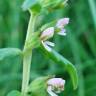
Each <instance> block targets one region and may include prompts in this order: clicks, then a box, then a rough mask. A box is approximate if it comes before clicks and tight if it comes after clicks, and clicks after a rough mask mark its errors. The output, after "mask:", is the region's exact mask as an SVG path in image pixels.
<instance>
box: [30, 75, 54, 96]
mask: <svg viewBox="0 0 96 96" xmlns="http://www.w3.org/2000/svg"><path fill="white" fill-rule="evenodd" d="M52 77H53V76H44V77H39V78H37V79H35V80H34V81H32V82H31V84H30V85H29V87H28V92H29V93H30V94H31V96H48V93H47V91H46V90H47V81H48V80H49V79H50V78H52Z"/></svg>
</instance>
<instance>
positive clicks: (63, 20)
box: [56, 18, 69, 29]
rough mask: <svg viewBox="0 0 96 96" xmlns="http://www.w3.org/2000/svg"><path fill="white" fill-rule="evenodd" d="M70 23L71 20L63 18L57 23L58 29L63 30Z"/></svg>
mask: <svg viewBox="0 0 96 96" xmlns="http://www.w3.org/2000/svg"><path fill="white" fill-rule="evenodd" d="M68 23H69V18H62V19H60V20H58V21H57V24H56V27H57V28H60V29H62V28H64V26H65V25H67V24H68Z"/></svg>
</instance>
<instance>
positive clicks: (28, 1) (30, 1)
mask: <svg viewBox="0 0 96 96" xmlns="http://www.w3.org/2000/svg"><path fill="white" fill-rule="evenodd" d="M37 3H38V2H37V0H25V2H24V3H23V5H22V8H23V10H24V11H25V10H28V9H29V8H31V7H33V6H34V5H36V4H37Z"/></svg>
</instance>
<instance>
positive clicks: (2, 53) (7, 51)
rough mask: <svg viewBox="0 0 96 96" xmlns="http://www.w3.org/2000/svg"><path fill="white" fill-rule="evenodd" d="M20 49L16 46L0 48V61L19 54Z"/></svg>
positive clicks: (20, 52) (20, 53)
mask: <svg viewBox="0 0 96 96" xmlns="http://www.w3.org/2000/svg"><path fill="white" fill-rule="evenodd" d="M21 55H22V51H21V50H19V49H18V48H2V49H0V61H2V60H4V59H6V58H10V57H15V56H21Z"/></svg>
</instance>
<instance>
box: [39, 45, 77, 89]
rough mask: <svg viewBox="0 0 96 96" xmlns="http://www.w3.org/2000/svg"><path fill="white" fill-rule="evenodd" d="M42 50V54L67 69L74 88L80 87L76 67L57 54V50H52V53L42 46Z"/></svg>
mask: <svg viewBox="0 0 96 96" xmlns="http://www.w3.org/2000/svg"><path fill="white" fill-rule="evenodd" d="M40 49H41V51H42V53H44V54H45V56H47V57H49V58H50V59H52V60H53V61H54V62H56V64H59V65H61V66H62V67H64V68H65V69H66V71H67V72H68V73H69V75H70V77H71V80H72V83H73V88H74V89H76V88H77V86H78V76H77V70H76V68H75V66H74V65H73V64H72V63H71V62H70V61H68V60H67V59H65V58H64V57H63V56H62V55H60V54H59V53H57V52H56V51H55V50H52V51H51V52H49V51H47V50H46V49H45V48H44V47H43V46H42V45H41V47H40Z"/></svg>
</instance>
